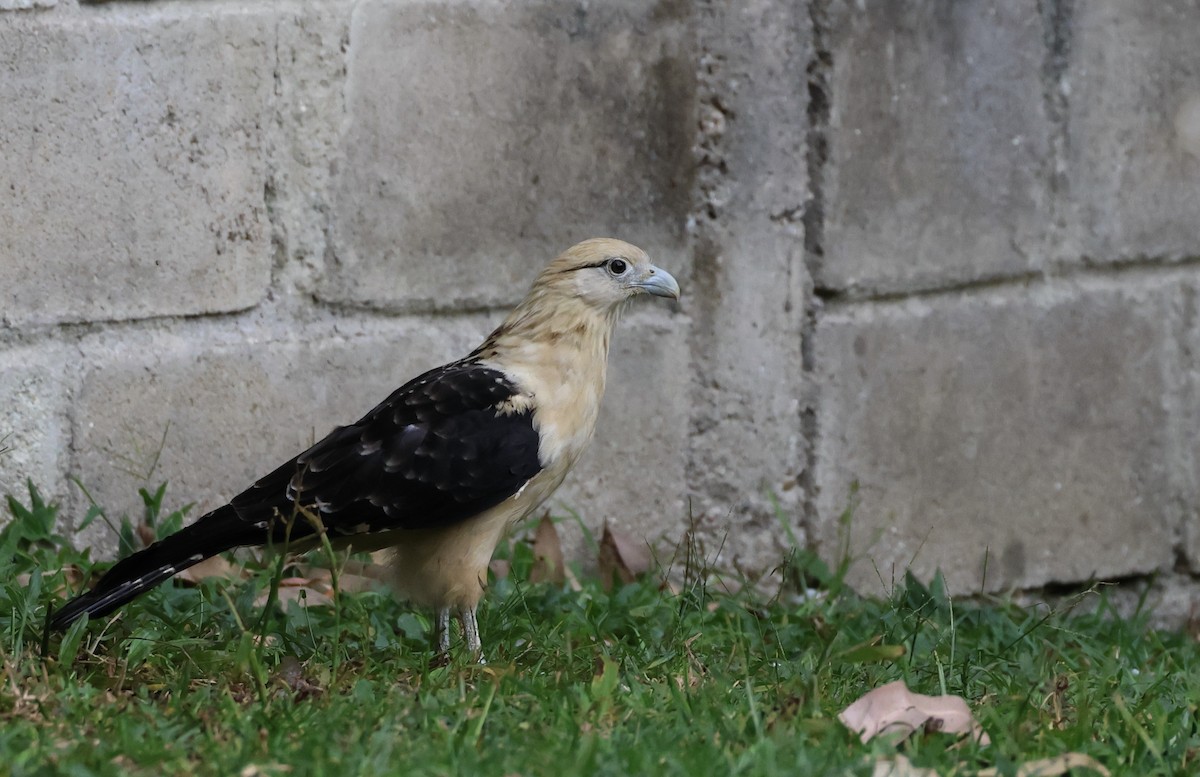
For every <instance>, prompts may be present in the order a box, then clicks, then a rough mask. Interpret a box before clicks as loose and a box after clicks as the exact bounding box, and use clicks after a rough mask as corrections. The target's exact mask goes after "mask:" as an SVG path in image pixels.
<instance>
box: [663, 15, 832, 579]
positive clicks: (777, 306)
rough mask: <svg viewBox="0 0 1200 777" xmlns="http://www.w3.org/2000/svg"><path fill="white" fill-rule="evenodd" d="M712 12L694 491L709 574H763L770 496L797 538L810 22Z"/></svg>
mask: <svg viewBox="0 0 1200 777" xmlns="http://www.w3.org/2000/svg"><path fill="white" fill-rule="evenodd" d="M703 8H704V11H703V13H702V14H701V16H700V20H699V24H700V26H701V28H702V29H703V31H704V35H703V37H702V38H701V59H700V67H701V89H700V95H699V97H700V100H699V101H700V136H699V138H698V140H697V144H698V149H697V151H698V155H699V159H700V171H699V172H698V176H697V183H698V186H697V189H698V191H697V195H698V199H697V202H696V206H695V207H696V210H695V216H694V219H695V222H696V236H695V240H694V244H695V257H696V258H695V267H694V271H693V283H692V285H691V286H690V287H689V288H688V289H686V290H685V291H686V294H687V296H686V297H685V299H684V305H685V308H686V310H687V311H688V312H689V314H690V315H691V317H692V321H693V324H692V330H691V345H692V364H691V380H692V389H691V395H690V398H689V401H690V404H691V409H690V416H691V428H690V433H689V450H688V467H687V477H686V479H685V481H686V487H687V489H688V491H689V496H690V500H691V505H690V509H691V513H692V516H693V517H694V519H695V522H696V528H697V529H699V531H700V537H701V539H702V540H703V542H704V544H705V545H706V546H707V547H708V548H709V549H710V552H712V553H713V554H714V555H713V556H712V557H711V558H709V561H712V562H716V563H718V564H720V565H722V566H723V567H725V568H729V567H730V566H732V565H737V566H739V567H741V568H744V569H747V570H749V571H760V570H768V569H771V568H773V567H775V566H777V565H778V563H779V561H780V559H781V558H782V557H783V553H784V549H785V547H786V545H787V539H786V537H785V536H784V534H785V533H784V532H783V531H782V530H781V528H780V526H779V521H778V518H777V517H776V515H775V509H774V506H773V505H772V503H771V497H772V495H778V496H779V497H781V498H782V499H783V500H784V510H785V515H786V517H787V518H789V519H791V520H792V521H793V522H794V524H795V528H796V531H797V532H800V534H801V536H802V531H801V523H802V509H801V503H802V498H803V489H797V488H795V485H796V483H797V481H798V480H800V479H802V477H803V470H804V460H805V450H804V448H805V446H804V441H803V434H802V429H801V396H802V394H803V392H804V389H803V386H802V376H801V360H802V359H801V329H802V325H803V320H804V296H805V288H806V285H807V282H808V279H807V276H806V275H805V272H804V267H803V263H802V260H803V257H802V251H803V229H802V226H801V224H800V219H801V215H800V214H801V211H802V209H803V205H804V203H805V200H806V199H807V186H806V184H807V177H806V160H805V134H806V130H807V124H806V120H805V85H804V82H803V79H802V78H801V73H802V72H803V68H804V64H805V62H806V61H807V60H808V57H809V55H810V53H811V49H810V48H809V36H808V19H807V16H806V15H805V12H804V9H803V8H802V7H800V6H798V5H786V4H779V3H773V2H762V1H761V0H759V1H756V2H747V3H738V4H723V3H711V4H705V5H704V6H703ZM717 548H721V549H722V555H721V556H720V557H719V558H718V557H716V556H715V552H716V549H717Z"/></svg>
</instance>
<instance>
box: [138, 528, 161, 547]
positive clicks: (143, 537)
mask: <svg viewBox="0 0 1200 777" xmlns="http://www.w3.org/2000/svg"><path fill="white" fill-rule="evenodd" d="M134 531H135V532H136V533H137V536H138V541H139V542H141V543H142V547H143V548H148V547H150V546H151V545H153V544H154V541H155V540H156V539H158V533H157V532H155V531H154V529H151V528H150V527H149V526H147V525H146V524H144V523H139V524H138V525H137V528H136V529H134Z"/></svg>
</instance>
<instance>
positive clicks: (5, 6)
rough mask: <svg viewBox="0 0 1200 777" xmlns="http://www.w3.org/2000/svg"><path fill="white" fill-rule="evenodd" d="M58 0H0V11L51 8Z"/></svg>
mask: <svg viewBox="0 0 1200 777" xmlns="http://www.w3.org/2000/svg"><path fill="white" fill-rule="evenodd" d="M56 5H58V0H0V11H25V10H28V9H30V8H53V7H54V6H56Z"/></svg>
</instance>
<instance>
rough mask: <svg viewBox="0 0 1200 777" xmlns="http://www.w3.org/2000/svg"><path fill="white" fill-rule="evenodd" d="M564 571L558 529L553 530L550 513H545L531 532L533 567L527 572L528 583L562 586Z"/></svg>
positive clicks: (564, 566)
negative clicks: (548, 583) (546, 583)
mask: <svg viewBox="0 0 1200 777" xmlns="http://www.w3.org/2000/svg"><path fill="white" fill-rule="evenodd" d="M565 569H566V564H565V563H564V561H563V551H562V542H561V541H560V540H559V539H558V529H556V528H555V526H554V521H552V520H550V512H549V511H546V513H545V514H544V515H542V520H540V521H538V525H537V529H535V530H534V532H533V567H532V568H530V570H529V582H531V583H543V582H546V581H549V582H551V583H554V584H555V585H562V584H563V582H564V581H565V580H566V575H565V573H564V570H565Z"/></svg>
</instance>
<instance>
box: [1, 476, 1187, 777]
mask: <svg viewBox="0 0 1200 777" xmlns="http://www.w3.org/2000/svg"><path fill="white" fill-rule="evenodd" d="M162 498H163V495H162V493H161V492H159V493H157V494H148V495H147V503H148V505H149V506H150V507H151V508H152V509H153V510H154V511H155V512H157V511H158V510H159V506H160V505H161V501H162ZM9 506H10V509H11V510H12V511H13V512H14V513H15V516H16V517H15V518H14V519H13V521H12V522H11V523H10V524H9V526H8V528H7V529H6V530H5V531H4V532H3V534H2V535H0V567H2V570H0V580H2V581H3V583H2V587H0V634H2V637H0V646H2V655H0V660H2V661H3V667H2V673H0V674H2V676H0V689H2V690H0V773H5V774H15V775H24V774H43V773H59V774H68V775H89V774H114V775H115V774H145V775H151V774H213V775H238V774H242V775H253V774H288V775H310V774H312V775H318V774H329V775H357V774H362V775H373V774H405V775H426V774H428V775H442V774H484V775H510V774H521V775H574V774H589V775H590V774H612V775H627V774H666V775H688V776H689V777H690V776H692V775H705V774H721V775H727V774H736V775H742V774H745V775H770V774H780V775H823V774H838V775H840V774H870V772H871V764H872V761H873V760H874V759H875V758H878V757H880V756H884V755H888V754H891V753H894V752H895V748H894V747H888V746H887V745H885V744H883V743H881V742H872V743H869V744H867V745H863V744H860V743H859V741H858V739H857V738H856V737H855V736H853V735H851V734H850V733H848V732H847V731H845V730H844V729H843V728H842V727H841V725H840V724H839V723H838V721H837V718H836V715H837V713H838V711H839V710H840V709H841V708H842V707H844V706H845V705H846V704H848V703H849V702H850V701H852V700H854V699H855V698H857V697H858V696H860V695H861V694H863V693H864V692H866V691H867V690H870V689H871V688H873V687H876V686H878V685H881V684H883V683H885V682H888V681H891V680H894V679H904V680H905V681H906V682H907V683H908V684H909V686H910V687H911V688H913V689H914V690H917V691H920V692H923V693H932V694H936V693H955V694H960V695H962V696H964V697H965V698H966V699H967V700H968V701H969V702H970V703H971V705H972V707H973V708H974V710H975V712H976V715H977V717H978V718H979V719H980V721H981V722H982V724H983V725H984V727H985V728H986V729H987V730H988V732H989V733H990V735H991V738H992V745H991V746H989V747H977V746H973V745H967V746H965V747H959V748H954V747H953V744H954V739H953V738H952V737H950V736H949V735H942V734H932V735H927V736H924V737H921V738H919V739H916V740H913V741H910V742H908V743H907V744H905V745H904V746H903V747H902V751H903V752H904V753H905V754H906V755H908V757H909V758H910V759H912V760H913V761H914V762H915V763H916V764H918V765H922V766H929V767H934V768H937V769H938V770H939V771H940V772H941V773H943V774H950V773H955V774H972V773H975V772H976V771H978V770H979V769H982V768H985V767H998V769H999V772H1000V773H1001V774H1015V773H1016V771H1015V770H1016V764H1018V763H1019V762H1021V761H1026V760H1030V759H1033V758H1039V757H1045V756H1051V755H1055V754H1059V753H1064V752H1068V751H1081V752H1084V753H1087V754H1090V755H1092V756H1094V757H1095V758H1097V759H1098V760H1099V761H1101V762H1102V763H1104V764H1105V765H1106V766H1107V767H1108V768H1109V769H1110V770H1112V772H1113V773H1114V774H1136V775H1168V774H1170V775H1184V774H1193V773H1196V772H1197V769H1198V768H1200V767H1198V766H1197V758H1198V756H1200V732H1198V730H1197V723H1196V713H1197V704H1198V703H1200V647H1198V646H1197V644H1196V643H1195V641H1193V640H1191V639H1190V638H1189V637H1187V636H1186V635H1181V634H1172V633H1160V632H1154V631H1150V630H1148V629H1147V628H1146V626H1145V624H1144V622H1143V620H1142V619H1141V618H1140V617H1135V618H1132V619H1122V618H1120V617H1118V616H1117V615H1116V614H1115V613H1113V612H1112V611H1111V610H1109V609H1108V607H1107V605H1106V603H1105V600H1104V596H1103V592H1102V591H1101V593H1100V594H1099V595H1096V596H1093V597H1090V598H1089V599H1090V604H1089V606H1088V607H1086V608H1084V607H1079V608H1076V613H1075V614H1073V615H1067V614H1065V613H1047V612H1045V611H1033V610H1023V609H1019V608H1016V607H1013V606H1007V605H1004V604H1003V603H1000V604H993V605H989V606H973V605H968V604H965V603H962V602H957V601H956V602H952V601H951V600H950V599H948V598H947V597H946V596H945V594H944V592H943V591H942V589H941V585H940V583H939V582H938V581H934V582H933V584H931V585H929V586H923V585H921V584H920V583H918V582H917V581H915V580H912V579H910V580H908V581H907V582H906V584H905V585H904V586H903V587H902V589H901V590H899V591H898V592H897V593H896V594H895V595H894V596H893V597H892V598H890V599H887V600H872V599H864V598H860V597H858V596H855V595H854V594H853V593H852V592H850V591H848V590H846V589H844V588H843V587H841V586H840V585H839V584H838V582H837V580H836V578H835V579H833V580H827V583H828V585H829V588H828V590H827V591H826V592H825V593H824V594H823V595H821V596H816V597H807V598H805V597H800V596H788V595H785V596H782V597H780V599H779V600H778V601H775V602H769V603H766V602H755V601H750V600H748V599H746V598H741V597H737V596H728V595H721V594H718V593H716V592H715V591H714V590H712V589H711V588H706V587H705V585H703V582H702V581H698V580H696V579H695V578H694V577H693V579H692V581H691V582H690V583H689V584H688V585H687V586H685V588H684V590H683V591H682V592H681V593H678V594H672V593H669V592H664V591H663V590H660V586H659V585H658V584H657V581H655V580H648V581H646V582H644V583H640V584H634V585H629V586H625V587H623V588H619V589H617V590H615V591H614V592H612V593H606V592H604V591H603V590H602V588H601V587H600V586H599V585H598V584H596V583H594V582H585V583H584V585H583V590H582V591H578V592H575V591H571V590H569V589H563V588H557V587H554V586H551V585H547V584H542V585H537V586H531V585H528V584H526V583H523V582H521V581H522V579H523V578H524V577H525V575H526V574H527V571H528V568H529V564H530V560H531V554H530V551H529V549H528V546H527V545H526V544H524V543H521V542H514V543H513V544H512V546H511V547H510V548H508V549H507V552H508V553H509V554H510V557H511V559H512V562H513V570H514V571H513V574H512V575H511V576H510V577H509V578H506V579H504V580H498V581H495V582H494V583H493V586H492V590H491V591H490V592H489V596H488V598H487V599H486V600H485V605H484V606H483V608H482V609H481V613H480V616H481V617H480V627H481V631H482V634H483V637H484V644H485V648H486V649H487V652H488V659H489V664H488V665H487V666H482V667H481V666H477V665H474V664H472V663H470V662H469V661H468V660H467V658H466V657H465V656H463V655H461V653H458V654H456V657H455V659H454V660H453V661H452V662H451V663H450V664H449V665H448V666H440V667H439V666H434V665H432V664H433V663H434V662H433V656H432V653H431V651H430V650H429V647H428V645H429V631H430V619H429V617H428V616H427V614H425V613H418V612H413V611H411V610H409V609H407V608H406V607H404V606H401V605H399V604H397V603H395V602H394V601H392V599H391V598H390V597H388V596H386V595H384V594H382V593H374V592H367V593H358V594H343V595H341V596H339V597H338V598H337V606H336V607H320V608H318V607H312V608H308V609H307V610H306V609H302V608H298V607H292V608H290V609H289V610H287V611H286V612H283V611H272V612H271V613H269V614H268V616H267V617H263V613H262V612H261V611H260V610H258V609H256V608H255V607H254V605H253V601H254V599H255V597H256V596H257V595H259V594H260V593H262V592H263V591H264V590H266V589H267V588H268V587H269V586H270V580H271V573H272V572H273V571H275V569H276V567H275V563H274V562H273V561H268V562H267V567H266V568H265V569H263V570H262V571H261V573H260V574H258V575H255V576H254V577H252V578H251V579H249V580H246V581H236V582H234V581H220V582H218V581H206V582H205V583H204V584H203V585H201V586H200V587H198V588H191V587H184V586H182V585H176V584H173V583H169V584H167V585H164V586H162V587H160V588H159V589H157V590H156V591H154V592H153V593H151V594H149V595H147V596H145V597H143V598H142V599H140V600H138V601H136V602H134V603H133V604H131V605H129V606H127V607H126V608H125V609H124V610H123V611H122V614H121V615H120V616H119V617H118V618H117V619H116V620H111V621H110V619H104V621H102V622H93V623H90V624H87V625H86V626H79V627H73V628H72V629H71V630H69V631H68V633H67V634H66V635H54V636H51V637H50V639H49V641H48V644H47V645H46V648H47V653H46V656H45V657H43V656H42V655H41V649H42V637H43V633H42V623H43V619H44V616H45V611H46V605H47V602H48V601H50V600H51V599H54V598H59V599H60V598H61V596H62V595H63V591H64V588H65V586H66V577H65V575H66V573H65V572H64V569H69V568H70V567H71V566H72V565H75V566H76V567H78V568H80V569H83V570H85V571H90V568H91V563H90V562H89V561H88V560H87V558H86V557H85V556H84V555H82V554H80V553H78V552H76V551H74V550H72V549H71V548H70V547H69V545H68V544H67V543H66V542H65V540H63V539H62V538H61V537H60V536H58V535H57V534H56V533H55V530H54V524H53V519H54V508H53V507H52V506H49V505H46V504H43V503H42V502H41V500H40V499H39V498H38V497H37V495H36V492H33V494H32V496H31V498H30V499H29V500H28V504H22V503H20V502H17V501H15V500H11V499H10V501H9ZM796 563H800V562H796ZM803 563H804V564H812V568H811V569H798V570H797V569H796V568H794V567H793V568H792V569H791V570H790V572H789V573H788V574H787V578H788V579H799V578H800V577H802V574H800V573H814V574H817V573H820V572H821V570H820V569H819V565H816V564H815V563H814V562H811V561H804V562H803ZM1083 609H1088V610H1089V612H1086V613H1081V612H1080V611H1081V610H1083Z"/></svg>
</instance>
